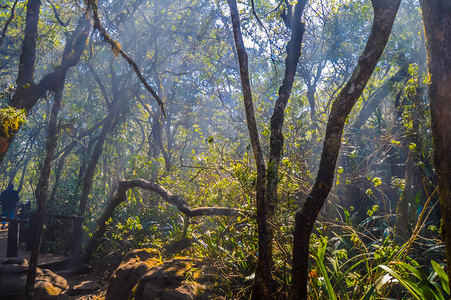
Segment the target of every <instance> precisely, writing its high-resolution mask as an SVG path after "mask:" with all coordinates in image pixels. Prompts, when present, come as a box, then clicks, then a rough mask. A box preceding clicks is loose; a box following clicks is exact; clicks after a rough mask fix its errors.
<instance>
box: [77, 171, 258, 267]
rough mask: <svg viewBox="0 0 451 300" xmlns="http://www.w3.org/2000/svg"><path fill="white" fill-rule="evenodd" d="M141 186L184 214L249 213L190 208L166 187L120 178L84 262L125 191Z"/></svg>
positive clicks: (225, 214)
mask: <svg viewBox="0 0 451 300" xmlns="http://www.w3.org/2000/svg"><path fill="white" fill-rule="evenodd" d="M136 187H139V188H142V189H144V190H148V191H152V192H154V193H156V194H158V195H159V196H161V198H163V199H164V200H165V201H166V202H169V203H171V204H173V205H175V206H177V208H178V210H179V211H180V212H182V213H183V214H185V215H186V216H188V217H196V216H237V215H240V214H249V212H247V211H244V210H240V209H236V208H228V207H198V208H191V207H190V206H189V204H188V203H187V202H186V201H185V200H184V199H182V198H181V197H180V196H178V195H175V194H173V193H172V192H171V191H169V190H168V189H166V188H165V187H163V186H161V185H159V184H156V183H153V182H150V181H147V180H144V179H134V180H121V181H119V185H118V188H117V190H116V193H115V194H114V196H113V198H112V199H111V200H110V202H109V203H108V205H107V207H106V208H105V210H104V211H103V214H102V215H101V216H100V218H99V219H98V220H97V224H98V225H99V227H98V228H97V230H96V231H95V232H94V233H93V235H92V237H91V239H90V240H89V241H88V242H87V243H86V246H85V254H84V259H83V261H84V262H87V261H88V260H89V259H90V257H91V255H92V253H93V252H94V250H95V248H96V247H97V242H98V240H99V238H100V237H101V236H102V235H103V234H104V233H105V231H106V228H107V226H108V220H109V219H110V218H111V216H112V215H113V213H114V210H115V209H116V207H118V206H119V204H121V203H122V202H125V201H126V200H127V191H128V190H129V189H132V188H136Z"/></svg>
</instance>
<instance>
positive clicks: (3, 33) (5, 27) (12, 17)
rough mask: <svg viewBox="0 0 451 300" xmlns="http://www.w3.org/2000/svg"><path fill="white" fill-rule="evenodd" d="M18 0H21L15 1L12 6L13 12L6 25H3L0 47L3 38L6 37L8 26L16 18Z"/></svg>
mask: <svg viewBox="0 0 451 300" xmlns="http://www.w3.org/2000/svg"><path fill="white" fill-rule="evenodd" d="M17 2H19V0H16V1H14V4H13V6H12V7H11V14H10V15H9V18H8V20H7V21H6V23H5V26H3V30H2V36H1V37H0V47H1V46H2V45H3V40H4V39H5V36H6V31H7V30H8V26H9V24H10V23H11V21H12V20H13V19H14V11H15V9H16V5H17Z"/></svg>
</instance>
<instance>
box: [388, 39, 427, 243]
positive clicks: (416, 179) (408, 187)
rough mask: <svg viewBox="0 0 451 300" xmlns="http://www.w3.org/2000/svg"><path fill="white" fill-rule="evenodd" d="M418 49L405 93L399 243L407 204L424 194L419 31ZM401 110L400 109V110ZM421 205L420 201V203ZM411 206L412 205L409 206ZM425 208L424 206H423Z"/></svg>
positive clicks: (404, 234) (405, 235)
mask: <svg viewBox="0 0 451 300" xmlns="http://www.w3.org/2000/svg"><path fill="white" fill-rule="evenodd" d="M419 47H420V51H419V53H418V74H417V78H416V81H417V83H416V89H415V93H414V94H413V95H411V94H408V95H406V96H407V98H408V99H410V100H411V104H412V107H413V109H414V111H413V112H412V117H411V118H412V129H411V130H408V129H406V131H407V137H406V139H405V142H404V144H405V145H404V148H405V149H408V150H407V152H408V154H407V161H406V163H405V176H404V179H405V182H406V184H405V188H404V190H403V192H402V195H401V198H400V199H399V201H398V206H397V208H396V215H397V217H396V221H395V225H394V232H395V235H396V238H397V239H398V240H399V242H400V243H404V242H406V241H407V240H408V239H409V237H410V235H411V233H412V228H411V226H410V224H409V217H410V216H411V215H412V212H411V213H410V215H409V204H414V201H415V197H416V195H417V193H418V192H421V193H422V194H423V195H426V192H425V191H424V190H423V184H422V180H421V178H422V175H423V174H422V172H421V171H420V170H419V167H418V163H419V162H420V159H421V158H420V154H421V152H422V149H423V142H422V140H421V136H420V130H421V120H424V118H425V117H424V115H425V114H424V109H423V102H422V99H423V96H424V92H423V91H424V88H423V70H424V68H425V64H426V61H425V58H426V53H425V51H424V50H425V49H424V35H423V33H421V35H420V45H419ZM400 112H401V110H400ZM412 144H413V145H415V147H414V148H411V145H412ZM420 205H421V203H420ZM411 207H412V206H411ZM424 209H425V208H424Z"/></svg>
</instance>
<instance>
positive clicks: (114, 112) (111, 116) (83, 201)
mask: <svg viewBox="0 0 451 300" xmlns="http://www.w3.org/2000/svg"><path fill="white" fill-rule="evenodd" d="M122 96H123V93H119V94H118V95H115V96H114V98H116V99H114V98H113V102H112V103H111V105H110V107H109V110H108V116H107V120H106V122H105V124H104V125H103V127H102V131H101V132H100V136H99V138H98V139H97V142H96V145H95V147H94V150H93V151H92V156H91V159H90V160H89V163H88V166H87V169H86V173H85V176H84V178H83V189H82V194H81V196H80V205H79V215H80V216H84V215H85V213H86V207H87V205H88V198H89V194H90V193H91V188H92V180H93V178H94V174H95V170H96V167H97V162H98V161H99V157H100V155H101V154H102V148H103V144H104V143H105V141H106V138H107V136H108V133H109V132H110V131H111V129H112V128H113V125H114V123H115V121H116V118H117V116H118V113H119V105H120V102H121V99H122Z"/></svg>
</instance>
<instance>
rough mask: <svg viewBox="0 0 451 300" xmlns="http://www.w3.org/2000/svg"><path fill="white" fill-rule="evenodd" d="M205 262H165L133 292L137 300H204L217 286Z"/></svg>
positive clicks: (181, 259)
mask: <svg viewBox="0 0 451 300" xmlns="http://www.w3.org/2000/svg"><path fill="white" fill-rule="evenodd" d="M211 269H212V267H210V266H209V265H208V264H207V263H206V262H204V261H201V260H196V259H191V258H174V259H171V260H168V261H166V262H164V263H162V264H160V265H158V266H156V267H155V268H153V269H152V270H150V271H149V272H148V273H147V274H145V275H144V276H143V277H142V278H141V280H140V281H139V283H138V285H137V287H136V288H135V292H134V297H135V299H136V300H153V299H161V300H169V299H173V300H192V299H207V298H208V295H209V293H211V292H212V291H213V290H214V287H215V286H216V283H217V282H218V276H215V275H212V274H213V273H212V270H211Z"/></svg>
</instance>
